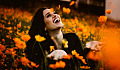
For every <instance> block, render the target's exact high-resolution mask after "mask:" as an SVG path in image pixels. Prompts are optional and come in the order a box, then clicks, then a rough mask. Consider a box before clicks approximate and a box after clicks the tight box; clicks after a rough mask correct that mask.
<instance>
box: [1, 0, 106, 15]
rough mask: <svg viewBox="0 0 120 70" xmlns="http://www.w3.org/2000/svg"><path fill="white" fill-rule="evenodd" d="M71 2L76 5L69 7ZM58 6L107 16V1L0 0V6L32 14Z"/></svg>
mask: <svg viewBox="0 0 120 70" xmlns="http://www.w3.org/2000/svg"><path fill="white" fill-rule="evenodd" d="M71 1H75V4H74V5H72V6H69V3H70V2H71ZM58 5H61V6H65V7H69V8H71V9H74V10H76V11H77V12H85V13H89V14H95V15H104V14H105V0H0V6H4V7H9V8H20V9H23V10H29V11H32V12H33V11H35V10H36V9H37V8H39V7H53V8H54V7H56V6H58ZM98 12H99V13H98Z"/></svg>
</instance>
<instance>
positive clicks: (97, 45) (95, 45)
mask: <svg viewBox="0 0 120 70" xmlns="http://www.w3.org/2000/svg"><path fill="white" fill-rule="evenodd" d="M102 45H103V43H102V42H98V41H91V42H88V43H86V46H85V47H86V48H90V49H91V50H94V51H99V50H101V46H102Z"/></svg>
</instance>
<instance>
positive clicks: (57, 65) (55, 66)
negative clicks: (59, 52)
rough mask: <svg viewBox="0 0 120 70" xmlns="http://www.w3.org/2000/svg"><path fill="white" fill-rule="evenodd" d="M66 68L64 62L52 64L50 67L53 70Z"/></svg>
mask: <svg viewBox="0 0 120 70" xmlns="http://www.w3.org/2000/svg"><path fill="white" fill-rule="evenodd" d="M65 66H66V63H65V62H63V61H59V62H56V63H55V64H50V65H49V67H50V68H52V69H56V68H64V67H65Z"/></svg>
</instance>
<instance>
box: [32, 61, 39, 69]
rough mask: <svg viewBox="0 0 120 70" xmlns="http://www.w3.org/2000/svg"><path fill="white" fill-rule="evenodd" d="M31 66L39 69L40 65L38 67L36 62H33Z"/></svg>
mask: <svg viewBox="0 0 120 70" xmlns="http://www.w3.org/2000/svg"><path fill="white" fill-rule="evenodd" d="M31 65H32V66H33V67H36V68H38V67H39V65H36V64H35V63H34V62H31Z"/></svg>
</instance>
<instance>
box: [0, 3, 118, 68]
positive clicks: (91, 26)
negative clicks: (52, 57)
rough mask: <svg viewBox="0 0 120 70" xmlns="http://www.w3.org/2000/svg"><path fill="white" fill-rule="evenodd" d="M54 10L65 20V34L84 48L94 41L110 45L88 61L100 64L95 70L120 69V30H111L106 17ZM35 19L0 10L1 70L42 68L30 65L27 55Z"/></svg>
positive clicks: (90, 55) (23, 12)
mask: <svg viewBox="0 0 120 70" xmlns="http://www.w3.org/2000/svg"><path fill="white" fill-rule="evenodd" d="M70 5H72V3H71V4H70ZM51 9H52V10H53V8H51ZM54 10H56V11H57V12H58V13H59V14H60V15H61V17H62V22H63V24H64V28H63V29H62V31H63V33H71V32H72V33H76V34H77V35H78V36H79V38H80V40H81V42H82V45H83V47H85V44H86V43H87V42H90V41H94V40H95V41H101V42H105V43H106V44H105V45H104V47H103V49H102V50H101V51H99V52H89V56H88V59H93V60H95V61H96V60H97V61H98V62H99V64H98V66H97V67H96V69H95V70H109V69H116V70H118V69H120V67H119V65H120V61H119V60H118V59H119V58H120V55H119V54H118V53H119V51H120V50H119V48H120V46H119V42H120V37H119V35H120V28H118V27H117V26H115V25H114V26H115V27H117V28H111V27H107V26H106V25H110V24H109V23H107V22H106V21H107V17H106V16H100V17H98V16H92V15H86V14H84V13H79V14H74V13H73V12H72V11H71V10H70V9H69V8H65V7H63V8H62V10H60V5H59V7H57V8H56V9H54ZM106 13H108V14H110V13H111V10H107V11H106ZM32 17H33V13H29V12H28V11H21V10H20V9H13V8H0V67H1V68H0V69H6V70H9V69H11V70H12V69H13V70H22V69H23V70H26V69H27V68H28V67H30V68H32V67H36V68H37V67H39V65H37V64H36V63H34V62H32V61H29V60H28V59H27V58H26V54H25V53H24V50H25V48H26V42H27V41H28V40H29V39H30V36H29V35H28V31H29V29H30V25H31V19H32ZM111 24H112V23H111ZM113 46H114V47H113ZM115 54H116V56H115ZM70 58H71V57H70ZM111 60H113V61H111ZM59 63H62V62H59ZM63 64H64V62H63ZM50 67H51V66H50ZM63 67H64V66H63ZM81 68H82V69H89V68H90V67H85V66H81Z"/></svg>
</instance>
